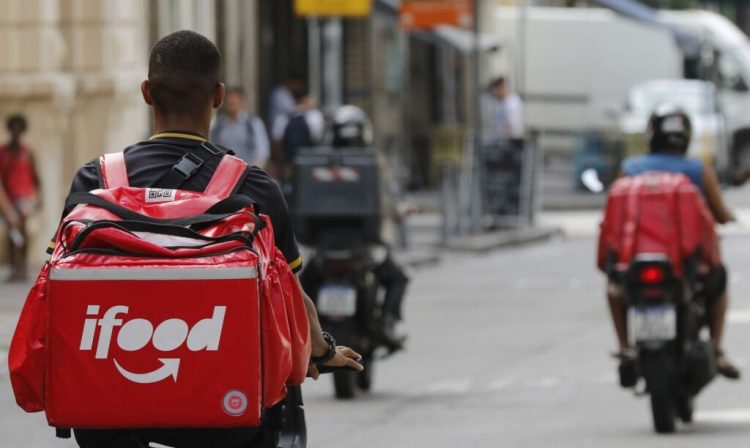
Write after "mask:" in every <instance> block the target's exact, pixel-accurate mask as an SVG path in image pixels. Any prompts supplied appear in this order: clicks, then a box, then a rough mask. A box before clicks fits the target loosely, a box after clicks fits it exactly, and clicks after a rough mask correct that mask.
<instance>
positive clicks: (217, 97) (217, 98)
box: [213, 82, 226, 109]
mask: <svg viewBox="0 0 750 448" xmlns="http://www.w3.org/2000/svg"><path fill="white" fill-rule="evenodd" d="M225 94H226V88H225V87H224V83H223V82H220V83H219V84H218V85H217V86H216V89H215V90H214V102H213V107H214V109H218V108H220V107H221V105H222V104H224V95H225Z"/></svg>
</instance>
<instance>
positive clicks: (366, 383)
mask: <svg viewBox="0 0 750 448" xmlns="http://www.w3.org/2000/svg"><path fill="white" fill-rule="evenodd" d="M362 365H363V366H364V368H365V370H364V372H360V373H358V374H357V386H359V388H360V389H362V390H363V391H365V392H369V391H370V389H371V388H372V374H373V367H374V365H375V360H374V359H373V356H372V355H371V354H370V355H365V356H363V357H362Z"/></svg>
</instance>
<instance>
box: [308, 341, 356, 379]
mask: <svg viewBox="0 0 750 448" xmlns="http://www.w3.org/2000/svg"><path fill="white" fill-rule="evenodd" d="M360 361H362V355H360V354H359V353H357V352H355V351H354V350H352V349H350V348H349V347H344V346H343V345H339V346H338V347H336V356H334V357H333V359H331V360H330V361H328V362H327V363H325V364H323V365H324V366H328V367H349V368H352V369H354V370H356V371H357V372H361V371H363V370H365V368H364V366H362V364H360ZM307 376H308V377H310V378H312V379H314V380H317V379H318V377H319V376H320V372H318V367H317V366H316V365H315V364H310V366H309V367H308V368H307Z"/></svg>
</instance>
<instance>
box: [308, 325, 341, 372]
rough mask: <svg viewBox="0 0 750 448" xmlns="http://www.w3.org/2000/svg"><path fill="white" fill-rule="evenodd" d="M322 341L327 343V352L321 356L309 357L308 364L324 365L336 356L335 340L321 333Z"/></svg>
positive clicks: (327, 334)
mask: <svg viewBox="0 0 750 448" xmlns="http://www.w3.org/2000/svg"><path fill="white" fill-rule="evenodd" d="M323 339H324V340H325V341H326V342H327V343H328V351H327V352H326V353H325V354H324V355H323V356H312V357H310V362H311V363H313V364H315V365H319V364H325V363H327V362H328V361H330V360H332V359H333V358H334V357H335V356H336V339H334V338H333V336H331V335H330V334H329V333H326V332H325V331H324V332H323Z"/></svg>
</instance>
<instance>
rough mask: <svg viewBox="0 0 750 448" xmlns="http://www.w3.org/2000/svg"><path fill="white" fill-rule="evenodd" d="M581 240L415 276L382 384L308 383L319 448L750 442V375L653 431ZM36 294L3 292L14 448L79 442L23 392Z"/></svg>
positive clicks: (743, 328) (741, 286)
mask: <svg viewBox="0 0 750 448" xmlns="http://www.w3.org/2000/svg"><path fill="white" fill-rule="evenodd" d="M586 221H588V220H586ZM587 224H588V223H587ZM579 235H580V236H578V237H575V238H571V239H560V240H556V241H552V242H548V243H540V244H535V245H532V246H527V247H522V248H515V249H506V250H502V251H498V252H494V253H491V254H487V255H481V256H470V255H465V254H464V255H455V256H454V255H449V256H447V257H445V259H444V260H443V262H442V263H441V264H439V265H436V266H432V267H426V268H422V269H421V270H418V271H416V272H414V280H413V284H412V288H411V290H410V295H409V300H408V304H407V310H406V311H407V313H406V314H407V316H406V317H407V322H406V324H407V329H408V332H409V333H410V339H409V343H408V350H407V351H405V352H403V353H401V354H398V355H396V356H394V357H392V358H390V359H387V360H384V361H383V362H382V363H380V364H379V365H377V366H376V369H377V371H376V372H375V384H374V390H373V392H372V393H370V394H369V395H363V396H359V397H357V398H356V399H355V400H352V401H345V402H342V401H337V400H335V399H334V398H333V387H332V384H331V382H332V381H331V379H330V378H322V379H321V380H320V381H318V382H310V383H309V384H307V383H306V385H305V388H304V392H305V398H306V410H307V416H308V427H309V443H308V446H310V447H328V448H351V447H355V446H356V447H368V448H378V447H383V448H385V447H387V448H395V447H399V448H401V447H419V448H425V447H430V448H443V447H445V448H448V447H451V448H453V447H457V446H467V447H468V446H471V447H488V448H490V447H500V446H502V447H557V448H561V447H576V448H579V447H597V448H598V447H628V448H630V447H633V446H638V447H639V448H643V447H673V446H674V447H680V448H686V447H705V446H711V447H740V446H747V440H748V438H750V381H741V382H739V383H729V382H727V381H723V380H718V381H716V382H715V383H713V384H712V385H711V386H710V387H709V388H708V390H707V391H706V392H705V393H704V394H703V395H702V396H701V397H700V399H699V401H698V413H697V416H696V423H695V424H693V425H692V426H690V427H684V426H683V427H681V428H680V430H679V432H678V433H677V434H675V435H672V436H656V435H654V434H653V433H652V431H651V420H650V415H649V411H648V402H647V400H646V399H645V398H636V397H634V396H633V395H632V394H631V393H629V392H626V391H623V390H620V389H619V388H618V386H617V385H616V377H615V362H614V361H613V360H612V359H610V357H609V353H610V351H611V350H612V349H613V348H614V337H613V334H612V331H611V328H610V323H609V320H608V315H607V311H606V308H605V302H604V299H603V287H604V280H603V278H602V276H601V275H600V274H599V273H598V272H597V271H595V269H594V267H593V266H594V261H593V258H594V244H595V240H594V238H593V236H592V235H587V234H586V232H583V231H582V232H579ZM724 248H725V255H726V259H727V264H728V266H729V267H730V269H731V270H732V278H731V293H732V298H733V304H732V309H733V311H732V314H731V316H730V321H731V323H730V327H729V330H728V340H727V350H728V353H729V354H730V355H731V356H732V357H733V358H734V359H735V360H737V361H738V363H739V364H741V365H743V366H745V367H746V368H747V369H750V345H748V344H746V342H745V341H748V340H750V235H749V234H747V232H733V233H731V234H730V235H728V236H727V237H726V238H725V241H724ZM23 289H24V288H22V287H6V286H3V287H2V290H1V291H2V293H0V356H1V357H2V358H3V359H2V363H0V447H36V448H42V447H44V448H52V447H61V448H64V447H71V446H73V445H72V444H71V443H70V442H61V441H56V440H54V435H53V432H52V431H51V430H50V429H48V428H47V427H46V425H45V422H44V418H43V416H41V415H38V414H37V415H26V414H24V413H23V412H22V411H21V410H20V409H19V408H17V407H16V406H15V404H14V402H13V399H12V395H11V391H10V385H9V383H8V377H7V368H6V363H5V353H6V351H7V345H8V341H9V337H10V333H11V331H12V328H13V325H14V320H15V317H16V315H17V312H18V310H19V308H20V306H21V304H22V296H23V294H24V291H23ZM746 373H747V375H748V376H750V370H749V371H747V372H746Z"/></svg>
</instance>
